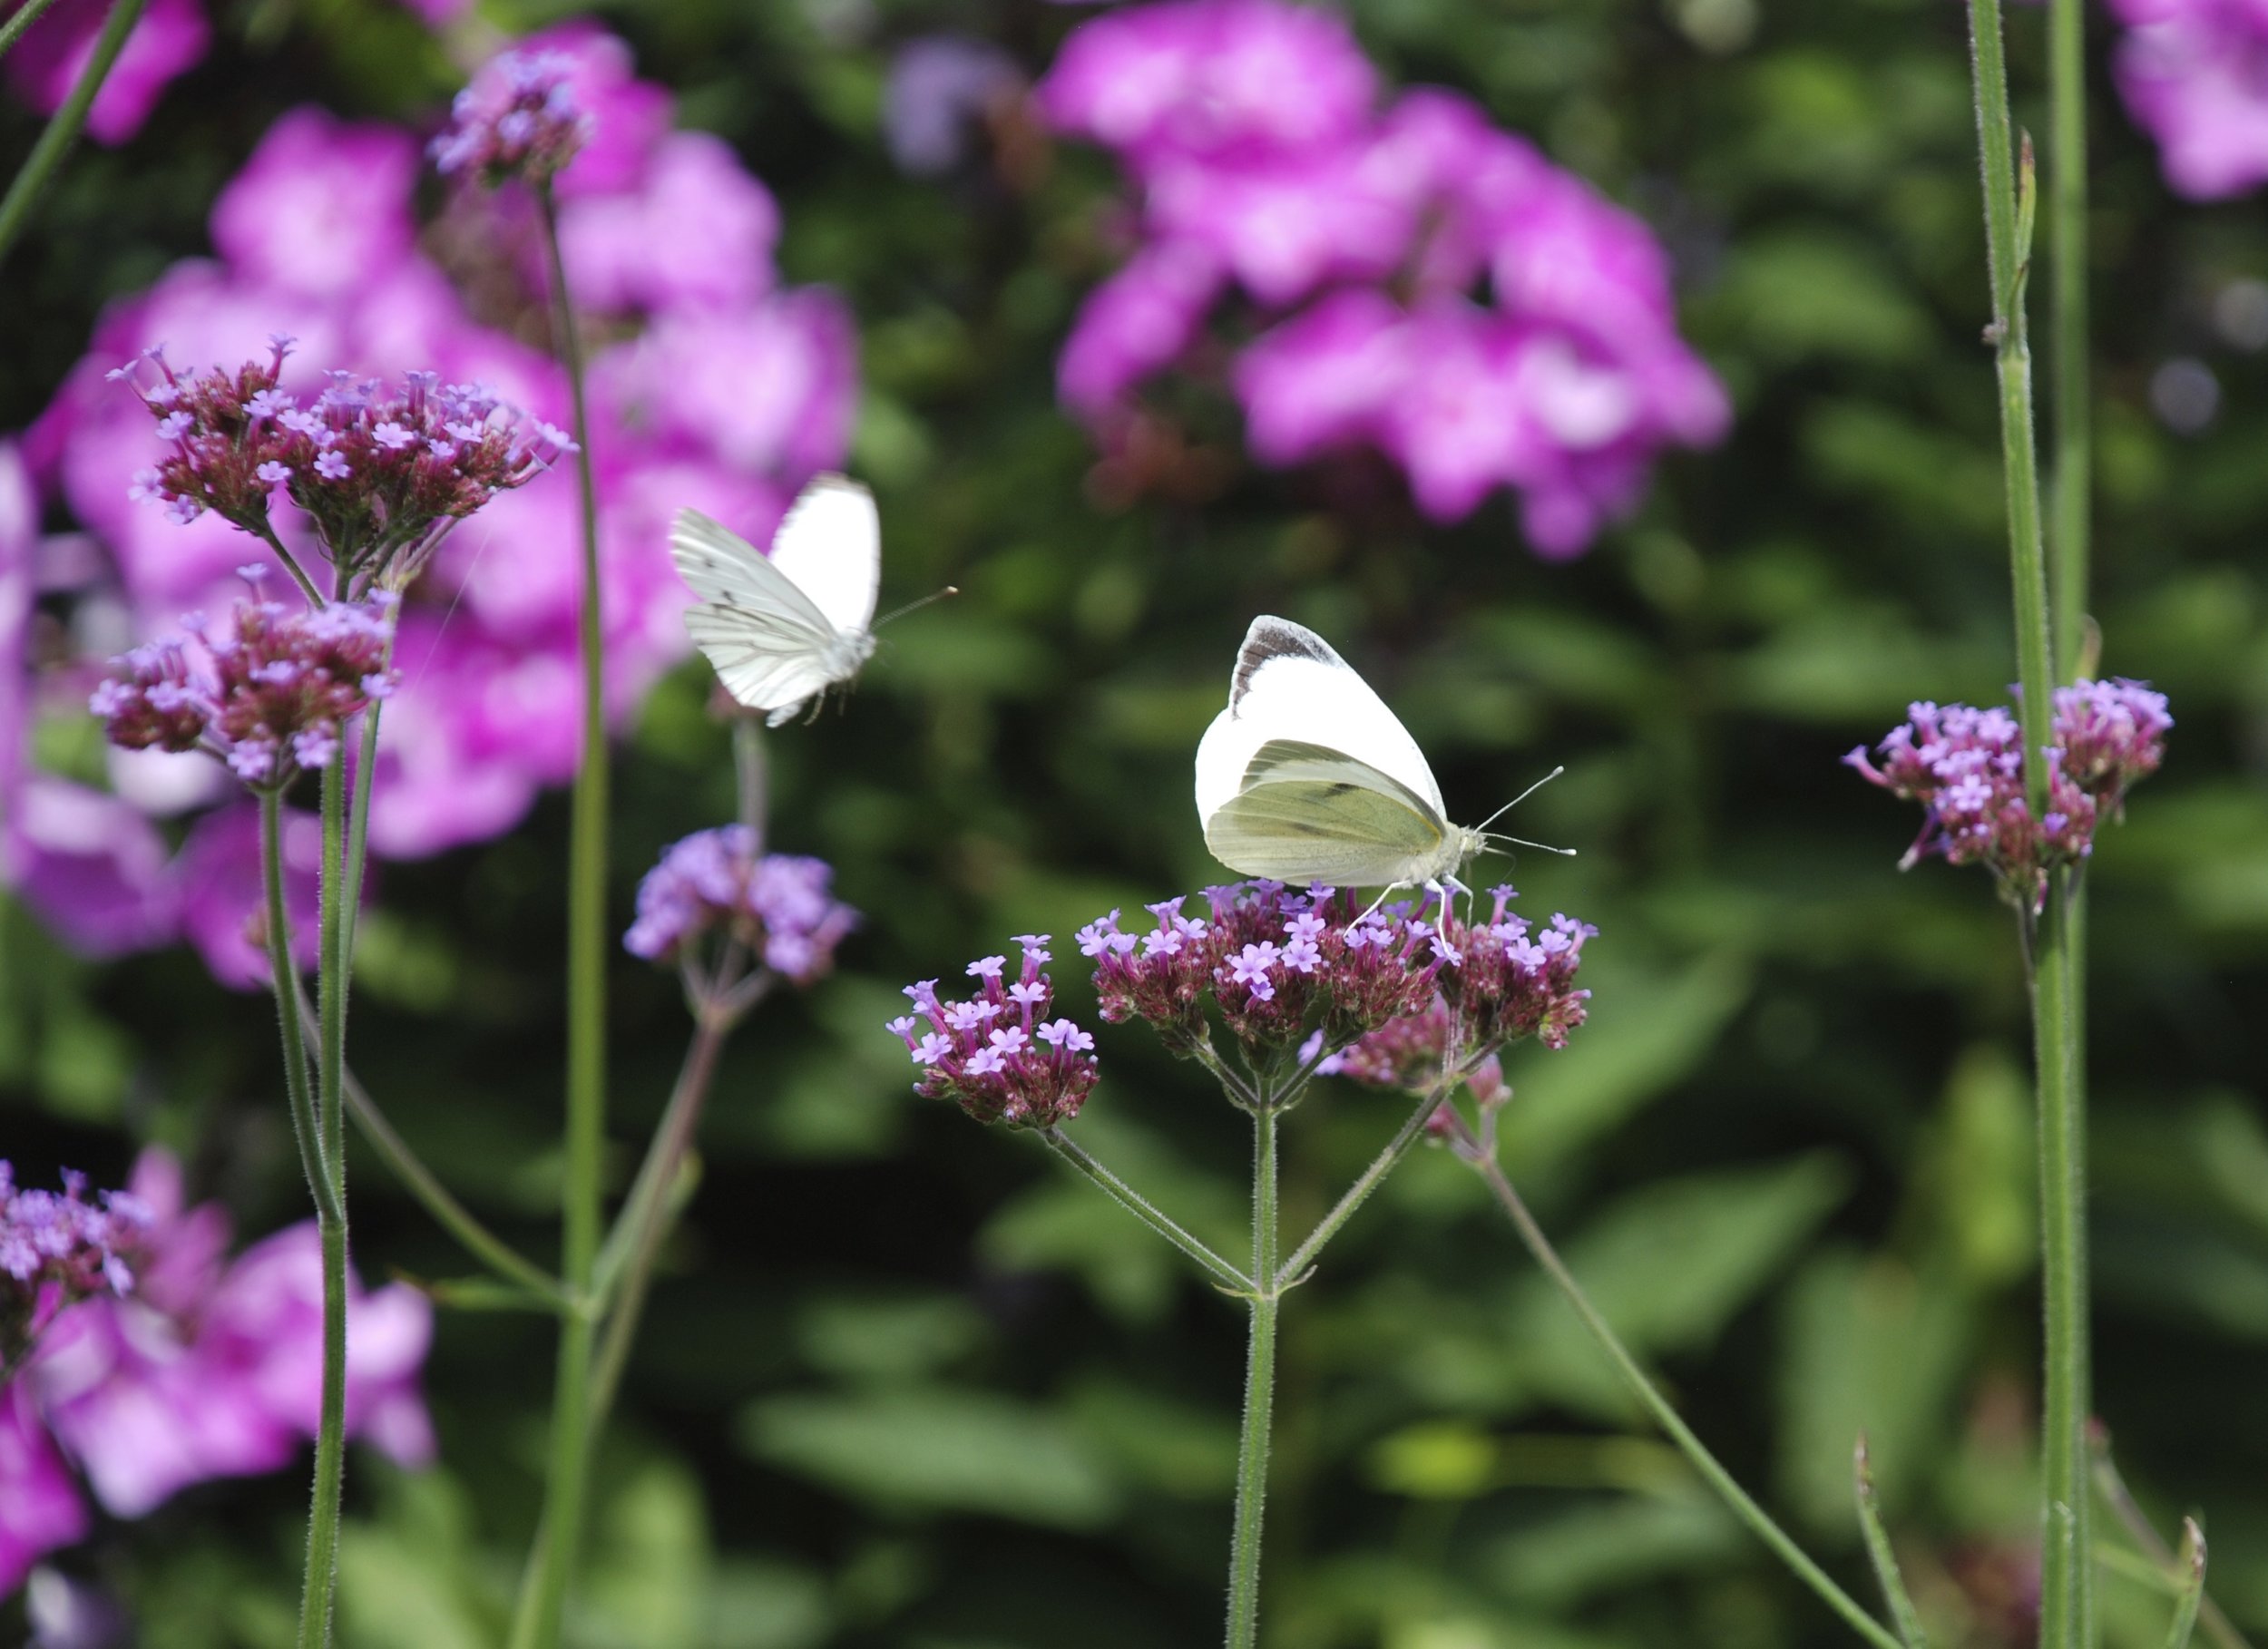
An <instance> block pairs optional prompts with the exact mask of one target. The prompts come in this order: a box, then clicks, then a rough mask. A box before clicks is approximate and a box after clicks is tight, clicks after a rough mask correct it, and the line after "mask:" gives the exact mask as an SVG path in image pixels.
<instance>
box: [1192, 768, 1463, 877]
mask: <svg viewBox="0 0 2268 1649" xmlns="http://www.w3.org/2000/svg"><path fill="white" fill-rule="evenodd" d="M1447 831H1448V827H1447V826H1446V825H1443V823H1442V817H1441V810H1440V809H1439V808H1438V807H1436V806H1434V805H1432V804H1431V803H1429V802H1427V801H1426V800H1425V798H1423V797H1422V796H1420V795H1417V794H1416V793H1415V792H1413V791H1412V790H1411V789H1410V787H1409V786H1408V785H1404V784H1403V783H1402V781H1401V780H1399V779H1397V778H1395V777H1393V776H1392V775H1391V774H1388V773H1384V772H1382V771H1381V770H1379V769H1378V768H1376V767H1374V766H1371V765H1370V764H1369V763H1367V762H1364V761H1359V760H1357V759H1355V758H1354V757H1353V756H1348V755H1346V754H1345V753H1344V752H1343V751H1339V750H1334V749H1330V748H1326V747H1325V746H1321V745H1314V744H1306V743H1302V742H1300V741H1297V740H1293V739H1270V740H1269V741H1268V742H1266V744H1263V745H1262V746H1260V748H1259V749H1258V750H1257V751H1256V752H1254V754H1253V756H1252V759H1251V761H1250V762H1249V763H1248V764H1247V766H1246V771H1245V778H1244V783H1243V786H1242V788H1240V789H1239V790H1238V791H1237V793H1236V794H1235V795H1232V796H1230V797H1229V798H1228V799H1227V801H1225V802H1223V803H1222V804H1221V805H1219V806H1218V807H1217V808H1216V809H1215V810H1214V811H1213V812H1211V813H1210V814H1208V815H1206V819H1205V845H1206V846H1207V848H1209V849H1211V851H1212V854H1213V856H1214V857H1215V858H1217V859H1218V860H1219V861H1220V862H1221V863H1222V864H1226V865H1227V866H1228V867H1229V868H1230V869H1231V870H1234V871H1237V872H1239V873H1242V874H1244V875H1247V876H1268V877H1273V878H1275V879H1276V880H1277V881H1279V882H1289V883H1295V884H1296V883H1308V882H1328V883H1334V884H1335V885H1338V886H1341V887H1383V886H1388V885H1392V884H1394V883H1404V882H1413V881H1420V880H1422V879H1423V878H1424V876H1425V875H1428V874H1431V873H1432V869H1431V867H1432V865H1434V864H1437V863H1438V862H1439V861H1440V858H1441V856H1442V847H1443V844H1444V842H1445V841H1446V840H1447Z"/></svg>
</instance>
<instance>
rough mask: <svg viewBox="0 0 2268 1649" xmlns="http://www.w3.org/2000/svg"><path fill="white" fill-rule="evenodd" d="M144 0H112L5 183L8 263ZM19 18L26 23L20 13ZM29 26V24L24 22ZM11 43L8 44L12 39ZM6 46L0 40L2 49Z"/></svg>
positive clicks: (1, 230)
mask: <svg viewBox="0 0 2268 1649" xmlns="http://www.w3.org/2000/svg"><path fill="white" fill-rule="evenodd" d="M145 4H146V0H115V4H113V5H112V7H111V15H109V17H107V18H106V19H104V20H103V32H102V33H101V34H98V35H97V36H95V40H94V51H93V54H92V55H90V56H89V57H88V58H87V62H86V67H85V68H84V69H82V70H81V71H80V72H79V78H78V80H77V82H76V83H74V84H73V86H72V88H71V95H70V96H69V97H67V98H65V99H64V103H63V107H62V108H60V109H58V110H56V111H55V113H54V119H52V120H50V121H49V122H47V129H46V130H45V131H44V132H41V133H40V134H39V141H38V142H36V143H34V144H33V145H32V152H31V153H30V154H29V155H27V156H25V157H24V165H23V169H22V170H21V171H18V172H17V173H16V174H15V182H13V183H11V184H9V185H8V192H7V193H6V194H5V195H0V262H5V261H6V259H7V256H8V252H9V250H10V249H12V248H14V246H15V243H16V241H17V240H18V239H20V238H21V237H22V235H23V233H24V225H25V224H26V223H27V222H29V221H30V220H31V216H32V208H33V207H34V206H36V205H37V204H39V198H40V196H41V195H42V194H44V192H46V189H47V185H48V184H49V183H50V182H51V181H53V180H54V175H55V172H56V171H57V170H58V169H59V168H60V167H61V166H62V165H63V161H64V156H65V155H67V154H69V153H70V152H71V146H72V145H73V143H75V142H77V141H78V140H79V129H80V128H81V127H82V126H83V125H85V124H86V116H87V111H88V110H89V109H91V108H93V106H94V94H95V93H98V92H100V91H101V90H102V89H103V82H104V81H105V80H107V79H109V78H110V72H111V65H112V63H116V62H117V61H118V54H119V52H120V51H121V50H122V49H123V47H124V46H125V44H126V36H127V35H129V34H132V33H133V32H134V24H137V23H139V22H140V21H141V20H142V6H143V5H145ZM17 21H18V22H24V19H22V18H21V17H19V18H18V19H17ZM24 26H25V27H29V26H30V24H29V23H28V22H25V23H24ZM10 44H12V42H11V43H10ZM0 50H5V44H0Z"/></svg>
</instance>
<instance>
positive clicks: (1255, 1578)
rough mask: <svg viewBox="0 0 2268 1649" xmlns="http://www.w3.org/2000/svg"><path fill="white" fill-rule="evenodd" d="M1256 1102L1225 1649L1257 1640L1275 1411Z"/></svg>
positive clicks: (1265, 1189) (1272, 1149)
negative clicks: (1251, 1282) (1248, 1295)
mask: <svg viewBox="0 0 2268 1649" xmlns="http://www.w3.org/2000/svg"><path fill="white" fill-rule="evenodd" d="M1272 1098H1273V1096H1269V1097H1268V1099H1266V1100H1264V1101H1263V1103H1262V1104H1261V1106H1260V1107H1259V1108H1258V1109H1257V1110H1256V1111H1255V1112H1254V1113H1253V1117H1252V1274H1253V1275H1254V1276H1255V1277H1256V1278H1260V1279H1262V1282H1261V1285H1260V1287H1259V1288H1257V1289H1256V1290H1255V1291H1254V1292H1253V1294H1252V1338H1251V1341H1250V1343H1249V1347H1248V1350H1247V1351H1246V1358H1245V1408H1244V1425H1243V1429H1242V1431H1241V1434H1240V1436H1239V1438H1238V1440H1237V1505H1236V1514H1235V1519H1236V1520H1235V1525H1234V1530H1233V1533H1232V1536H1231V1537H1230V1542H1229V1548H1228V1649H1255V1646H1256V1644H1258V1643H1259V1641H1260V1529H1261V1524H1262V1522H1263V1520H1264V1518H1265V1517H1266V1509H1267V1493H1268V1433H1269V1428H1270V1425H1271V1422H1272V1420H1273V1419H1274V1415H1275V1410H1276V1310H1277V1307H1278V1305H1279V1304H1280V1303H1281V1301H1282V1295H1281V1294H1280V1293H1279V1292H1278V1291H1277V1289H1276V1286H1275V1284H1274V1283H1273V1282H1272V1279H1273V1278H1274V1277H1275V1276H1276V1270H1277V1262H1276V1111H1275V1108H1274V1107H1273V1105H1272V1104H1271V1103H1269V1102H1268V1100H1272Z"/></svg>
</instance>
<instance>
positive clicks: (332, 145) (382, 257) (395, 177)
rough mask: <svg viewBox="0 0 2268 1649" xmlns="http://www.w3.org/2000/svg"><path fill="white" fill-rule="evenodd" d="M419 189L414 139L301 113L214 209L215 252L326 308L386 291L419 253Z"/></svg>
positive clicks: (272, 132) (281, 127)
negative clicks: (412, 203)
mask: <svg viewBox="0 0 2268 1649" xmlns="http://www.w3.org/2000/svg"><path fill="white" fill-rule="evenodd" d="M416 181H417V145H416V143H415V141H413V140H412V139H411V137H410V135H409V134H408V133H407V132H402V131H400V130H398V129H396V128H395V127H392V126H385V125H378V124H376V123H365V124H349V123H347V122H344V121H340V120H337V119H336V118H334V117H333V116H332V115H330V114H328V113H327V112H325V111H323V110H321V109H312V108H308V109H294V110H292V111H291V112H289V113H288V114H286V115H284V116H283V117H282V118H281V119H279V121H277V122H276V123H275V124H274V125H273V126H271V127H269V129H268V135H267V136H266V137H264V138H262V139H261V140H260V142H259V147H258V148H257V149H255V150H254V151H252V157H251V159H250V160H249V161H246V162H245V163H244V169H243V170H242V171H240V172H238V173H237V174H236V176H235V177H234V178H232V179H230V181H229V185H228V187H227V188H226V189H224V190H221V191H220V199H219V200H215V201H214V202H213V207H212V243H213V246H214V247H215V248H216V249H218V250H219V251H220V255H221V256H222V257H223V258H225V259H228V260H229V261H230V263H231V264H233V265H235V266H236V267H237V268H244V269H257V270H259V272H260V274H261V276H262V278H264V279H266V280H269V281H271V282H273V283H274V284H275V285H277V286H278V287H280V288H284V289H285V290H287V291H291V292H300V293H305V294H307V295H308V296H309V297H312V298H335V297H340V296H343V295H345V294H347V293H348V292H352V291H356V290H359V289H365V288H370V287H373V286H377V285H380V284H382V283H384V282H385V281H386V279H388V278H390V277H392V276H394V275H395V274H396V272H397V271H398V270H400V269H401V268H402V267H403V266H404V265H405V264H406V263H407V262H409V260H410V259H411V256H412V254H413V252H414V251H415V246H416V233H415V226H414V225H413V224H412V223H411V222H410V220H409V215H408V214H407V213H406V212H405V211H403V210H401V206H400V202H401V201H403V200H405V199H406V198H407V196H408V194H409V192H410V190H412V189H413V188H415V185H416Z"/></svg>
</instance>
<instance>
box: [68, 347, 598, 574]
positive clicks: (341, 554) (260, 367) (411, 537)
mask: <svg viewBox="0 0 2268 1649" xmlns="http://www.w3.org/2000/svg"><path fill="white" fill-rule="evenodd" d="M290 346H291V340H290V339H288V338H286V337H278V338H277V339H276V341H275V346H274V348H273V350H272V351H271V353H270V355H269V358H268V359H267V360H265V361H251V362H247V363H246V364H245V365H244V366H240V367H238V368H236V369H235V370H234V371H232V372H231V371H229V370H226V369H224V368H221V367H214V368H213V369H211V370H210V371H209V372H206V373H204V374H202V375H200V376H183V375H181V374H180V373H177V372H176V371H175V370H174V369H173V367H172V366H170V365H169V364H168V363H167V361H166V359H165V356H164V352H163V351H162V349H151V350H148V351H146V352H144V354H143V355H142V356H141V357H139V358H138V359H136V360H134V361H132V362H129V363H128V364H127V365H126V366H121V367H119V368H118V369H116V370H115V371H114V372H112V374H111V376H112V377H113V378H115V379H117V380H119V381H121V382H123V383H125V384H127V385H130V386H131V387H132V389H133V390H134V392H135V393H136V394H137V395H140V396H141V397H142V403H143V405H146V406H148V407H149V409H150V411H151V414H152V416H154V417H155V418H156V419H157V432H158V435H159V438H160V439H161V440H162V441H163V442H164V443H165V453H164V455H163V457H161V459H160V460H159V462H158V463H157V464H156V465H155V466H154V467H152V468H151V469H149V470H145V471H143V472H142V474H141V475H140V476H139V477H137V479H136V483H135V486H134V489H133V492H134V495H135V496H136V497H138V498H143V499H147V500H150V501H152V502H154V503H160V504H162V505H163V506H164V508H165V510H166V512H167V513H168V514H169V515H171V516H172V517H173V518H174V519H175V520H177V521H182V522H188V521H194V520H195V519H196V518H197V517H198V516H199V515H200V514H202V513H204V512H206V511H208V510H210V511H211V512H213V513H214V514H216V515H218V516H220V517H221V518H222V519H223V520H224V521H227V522H230V523H231V524H232V525H234V526H237V527H239V528H241V529H242V530H243V531H245V532H249V533H251V534H252V535H254V536H255V537H257V538H259V539H260V540H261V541H262V542H272V541H273V530H272V529H271V528H270V526H269V520H268V513H269V503H270V501H271V499H272V498H273V496H274V494H275V493H277V492H279V491H281V492H282V493H283V494H284V495H285V496H286V497H287V498H288V499H289V500H290V502H291V503H295V504H297V505H298V506H299V508H300V509H302V510H304V511H305V512H307V515H308V522H309V524H310V525H312V526H313V528H314V529H315V534H316V537H317V539H318V542H320V544H321V546H322V549H323V553H324V554H325V556H326V557H327V558H328V559H329V560H330V561H331V562H332V563H333V564H334V565H335V566H337V567H340V568H343V569H345V570H346V571H347V572H348V573H350V574H351V575H354V576H356V577H358V578H366V579H368V580H373V581H377V580H383V581H386V582H387V583H388V584H390V585H392V586H393V587H395V588H399V587H400V586H401V585H403V584H404V583H406V582H407V581H408V580H409V578H410V577H412V576H413V575H414V574H415V572H416V571H418V569H419V568H420V567H422V566H423V565H424V564H425V560H426V558H427V556H428V555H429V554H430V552H431V551H432V548H433V546H434V545H435V543H437V542H439V538H440V534H441V532H442V531H444V530H445V529H446V528H447V527H448V526H449V525H450V524H451V523H453V522H458V521H461V520H463V519H464V517H466V516H468V515H471V514H473V513H474V512H475V511H477V510H479V509H480V508H481V507H482V506H483V505H484V504H485V503H488V502H489V500H491V499H492V498H494V497H495V496H496V494H497V493H502V492H507V491H509V490H511V489H512V488H514V487H518V486H523V485H524V484H526V483H528V482H530V481H532V480H533V479H534V478H535V477H536V476H538V475H540V474H542V473H543V472H544V470H546V469H547V468H549V467H550V466H551V465H552V463H555V462H557V460H558V459H559V458H560V456H561V455H562V454H565V453H569V452H572V451H573V450H574V443H573V442H572V441H571V440H570V439H568V437H567V436H566V435H564V434H562V433H561V432H560V431H558V430H555V429H553V428H552V427H551V425H549V424H545V423H543V421H542V420H540V419H539V420H535V421H534V422H533V424H529V425H525V426H523V423H522V420H521V417H520V415H519V414H518V413H517V412H515V411H514V410H513V409H512V408H511V407H509V406H507V405H504V403H503V402H502V401H500V400H498V399H497V398H496V396H494V395H492V394H490V393H489V392H488V391H487V390H486V389H484V388H483V387H482V386H481V385H477V384H449V385H444V384H442V383H441V382H440V379H439V377H438V376H437V375H436V374H434V373H430V372H409V373H405V374H404V375H403V377H402V383H401V385H400V387H399V388H398V389H389V388H388V387H387V386H386V385H384V384H383V383H381V382H380V381H379V380H378V379H376V378H360V377H357V376H355V375H354V374H352V373H347V372H329V373H326V374H325V375H324V376H325V377H326V378H327V379H328V384H327V387H325V388H324V389H323V390H321V391H320V392H319V393H318V394H317V395H314V396H313V397H312V398H311V399H309V400H308V401H307V402H306V404H305V405H302V404H301V402H300V399H299V397H298V396H297V395H291V394H288V393H287V392H285V391H283V390H281V389H279V388H278V387H277V384H278V381H279V378H280V377H281V375H282V372H283V364H284V360H285V358H286V356H288V354H289V352H290Z"/></svg>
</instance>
